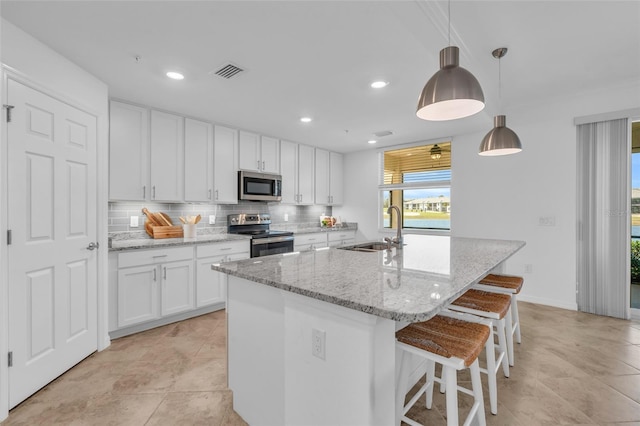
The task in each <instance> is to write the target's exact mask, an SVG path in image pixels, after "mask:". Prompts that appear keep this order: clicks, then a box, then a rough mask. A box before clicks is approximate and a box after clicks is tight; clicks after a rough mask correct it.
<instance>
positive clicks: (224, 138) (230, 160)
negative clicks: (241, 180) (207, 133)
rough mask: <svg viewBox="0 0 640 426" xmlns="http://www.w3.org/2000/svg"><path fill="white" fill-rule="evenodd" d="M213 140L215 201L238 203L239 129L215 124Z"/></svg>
mask: <svg viewBox="0 0 640 426" xmlns="http://www.w3.org/2000/svg"><path fill="white" fill-rule="evenodd" d="M214 133H215V136H214V141H213V161H214V166H213V172H214V173H213V184H214V190H213V201H214V202H216V203H226V204H237V203H238V170H237V169H236V164H238V148H237V147H238V131H237V130H235V129H230V128H228V127H222V126H215V128H214Z"/></svg>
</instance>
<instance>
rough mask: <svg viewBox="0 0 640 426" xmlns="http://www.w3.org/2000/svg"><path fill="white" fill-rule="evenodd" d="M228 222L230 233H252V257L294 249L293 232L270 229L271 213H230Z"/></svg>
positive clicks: (287, 251) (288, 251)
mask: <svg viewBox="0 0 640 426" xmlns="http://www.w3.org/2000/svg"><path fill="white" fill-rule="evenodd" d="M227 223H228V227H227V232H229V233H230V234H242V235H251V257H260V256H269V255H271V254H279V253H290V252H292V251H293V232H287V231H272V230H270V229H269V226H270V225H271V215H269V214H267V213H251V214H244V213H242V214H230V215H228V216H227Z"/></svg>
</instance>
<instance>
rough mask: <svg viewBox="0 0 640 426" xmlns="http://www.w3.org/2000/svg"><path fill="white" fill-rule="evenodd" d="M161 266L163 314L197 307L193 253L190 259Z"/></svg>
mask: <svg viewBox="0 0 640 426" xmlns="http://www.w3.org/2000/svg"><path fill="white" fill-rule="evenodd" d="M191 251H192V253H193V250H191ZM161 268H162V309H161V311H160V313H161V314H162V316H167V315H172V314H177V313H179V312H184V311H190V310H192V309H193V308H194V307H195V297H194V287H195V284H194V280H193V254H192V255H191V258H190V259H189V260H184V261H182V262H169V263H165V264H163V265H162V266H161Z"/></svg>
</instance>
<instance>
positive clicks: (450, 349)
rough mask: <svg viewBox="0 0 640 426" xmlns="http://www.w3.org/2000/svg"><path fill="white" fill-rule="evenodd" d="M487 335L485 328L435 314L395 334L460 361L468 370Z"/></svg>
mask: <svg viewBox="0 0 640 426" xmlns="http://www.w3.org/2000/svg"><path fill="white" fill-rule="evenodd" d="M489 334H490V330H489V327H487V326H486V325H483V324H476V323H472V322H468V321H462V320H458V319H455V318H447V317H443V316H440V315H436V316H435V317H433V318H431V319H430V320H428V321H423V322H419V323H413V324H410V325H408V326H407V327H405V328H403V329H401V330H399V331H397V332H396V339H397V340H398V341H399V342H402V343H405V344H407V345H411V346H415V347H417V348H419V349H422V350H425V351H427V352H431V353H434V354H436V355H440V356H443V357H445V358H451V357H456V358H460V359H462V360H464V365H465V366H466V367H469V366H470V365H471V363H472V362H473V361H474V360H475V359H476V358H478V355H479V354H480V352H481V351H482V349H484V345H485V343H486V342H487V339H488V338H489Z"/></svg>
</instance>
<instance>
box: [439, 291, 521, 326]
mask: <svg viewBox="0 0 640 426" xmlns="http://www.w3.org/2000/svg"><path fill="white" fill-rule="evenodd" d="M451 304H452V305H455V306H460V307H463V308H469V309H475V310H478V311H482V312H487V313H494V314H497V315H498V318H499V319H502V318H504V317H505V315H507V312H509V308H510V307H511V296H509V295H508V294H500V293H490V292H488V291H482V290H475V289H470V290H467V291H466V292H465V293H464V294H463V295H462V296H460V297H458V298H457V299H456V300H454V301H453V302H451Z"/></svg>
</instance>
